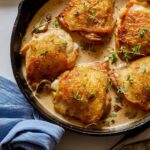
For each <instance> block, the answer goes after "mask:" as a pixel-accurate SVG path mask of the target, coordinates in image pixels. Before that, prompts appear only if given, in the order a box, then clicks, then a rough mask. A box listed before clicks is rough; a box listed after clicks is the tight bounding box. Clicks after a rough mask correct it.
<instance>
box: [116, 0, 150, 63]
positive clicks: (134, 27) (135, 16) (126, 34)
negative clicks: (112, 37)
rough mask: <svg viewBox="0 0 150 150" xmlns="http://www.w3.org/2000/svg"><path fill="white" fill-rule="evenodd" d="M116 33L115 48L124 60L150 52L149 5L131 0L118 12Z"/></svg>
mask: <svg viewBox="0 0 150 150" xmlns="http://www.w3.org/2000/svg"><path fill="white" fill-rule="evenodd" d="M119 19H120V20H118V25H117V34H116V49H117V51H118V53H119V56H120V57H121V58H122V59H124V60H126V59H127V58H126V56H127V55H128V59H129V60H132V59H133V58H135V57H138V56H142V55H147V54H150V5H149V4H148V3H147V2H146V1H143V2H142V1H140V0H139V1H136V0H131V1H129V2H128V3H127V4H126V8H125V9H124V10H123V11H122V12H121V14H120V18H119Z"/></svg>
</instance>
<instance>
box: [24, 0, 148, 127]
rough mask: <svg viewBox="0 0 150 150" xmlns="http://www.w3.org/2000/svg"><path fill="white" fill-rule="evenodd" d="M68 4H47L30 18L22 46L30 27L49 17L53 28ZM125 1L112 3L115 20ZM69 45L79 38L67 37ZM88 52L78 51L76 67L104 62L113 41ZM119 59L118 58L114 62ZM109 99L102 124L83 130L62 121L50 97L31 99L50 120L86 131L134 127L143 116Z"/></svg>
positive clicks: (52, 0) (56, 1) (54, 1)
mask: <svg viewBox="0 0 150 150" xmlns="http://www.w3.org/2000/svg"><path fill="white" fill-rule="evenodd" d="M68 1H69V0H50V1H49V2H47V3H46V4H45V5H44V6H43V7H42V8H41V9H40V10H39V11H38V12H37V14H36V15H35V16H34V18H33V19H32V21H31V22H30V24H29V27H28V29H27V32H26V34H25V37H24V39H23V44H22V46H23V45H24V44H25V43H27V42H28V41H30V40H31V38H32V34H31V32H32V29H33V28H34V26H35V25H36V24H37V23H38V22H39V21H40V20H41V19H42V18H43V17H44V16H46V15H47V14H50V15H51V16H52V21H51V24H50V25H49V27H53V22H54V20H55V17H56V16H57V15H58V14H59V13H60V12H61V11H62V10H63V9H64V7H65V4H66V3H67V2H68ZM127 1H128V0H121V1H120V0H116V6H115V16H116V17H118V12H119V11H120V9H121V8H122V7H123V6H124V5H125V3H126V2H127ZM70 34H71V36H72V38H73V41H75V42H77V43H78V44H79V45H80V44H81V38H80V36H79V35H78V34H77V33H70ZM92 49H94V51H89V50H88V51H86V50H83V48H82V50H81V49H80V50H79V58H78V60H77V62H76V65H79V64H83V63H89V62H94V61H100V60H102V59H103V58H104V56H108V55H109V50H112V49H115V38H114V35H113V37H112V39H111V41H110V42H108V43H106V44H105V45H103V46H93V47H92ZM118 59H119V58H118ZM123 65H125V63H124V62H122V61H121V60H118V61H117V63H115V64H114V65H111V68H117V67H118V66H123ZM23 72H24V75H25V76H26V73H25V67H24V65H23ZM110 93H111V97H112V106H111V112H110V114H109V115H108V117H107V118H106V119H105V120H101V121H99V122H98V123H97V124H96V125H95V124H94V125H90V126H85V125H83V124H82V123H80V122H78V121H76V120H74V119H72V118H68V117H63V116H61V115H60V114H58V113H57V112H56V111H55V110H54V107H53V102H52V96H47V95H40V96H39V97H37V96H35V97H36V99H37V102H38V103H39V104H40V105H41V107H42V108H43V109H44V110H46V113H47V114H48V115H50V116H53V117H54V118H57V119H60V120H61V121H62V122H67V123H69V124H73V125H77V126H81V127H88V128H92V129H98V130H103V129H108V130H114V129H117V128H123V127H125V126H126V125H128V124H131V123H134V122H137V121H139V120H140V119H142V118H143V117H144V116H146V115H147V114H146V113H144V112H143V111H141V110H139V109H136V108H135V107H133V106H131V105H130V104H128V103H127V102H126V101H125V100H120V99H119V98H118V97H117V95H116V94H115V91H114V90H113V89H111V90H110Z"/></svg>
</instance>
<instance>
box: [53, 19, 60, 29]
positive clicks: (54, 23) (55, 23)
mask: <svg viewBox="0 0 150 150" xmlns="http://www.w3.org/2000/svg"><path fill="white" fill-rule="evenodd" d="M53 26H54V27H56V28H58V27H59V22H58V21H56V20H55V21H54V22H53Z"/></svg>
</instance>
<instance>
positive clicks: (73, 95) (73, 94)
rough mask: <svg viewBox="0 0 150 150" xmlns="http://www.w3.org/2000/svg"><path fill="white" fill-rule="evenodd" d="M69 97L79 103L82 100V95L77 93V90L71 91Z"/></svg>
mask: <svg viewBox="0 0 150 150" xmlns="http://www.w3.org/2000/svg"><path fill="white" fill-rule="evenodd" d="M71 99H72V100H75V101H77V102H80V103H81V102H83V98H82V96H81V95H79V93H77V92H72V95H71Z"/></svg>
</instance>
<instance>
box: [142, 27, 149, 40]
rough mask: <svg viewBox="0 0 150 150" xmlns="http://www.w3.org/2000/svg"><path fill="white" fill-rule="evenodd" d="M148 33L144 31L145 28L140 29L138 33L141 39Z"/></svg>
mask: <svg viewBox="0 0 150 150" xmlns="http://www.w3.org/2000/svg"><path fill="white" fill-rule="evenodd" d="M148 31H149V29H146V28H144V29H142V30H141V31H140V36H141V38H143V37H144V35H145V33H146V32H148Z"/></svg>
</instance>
